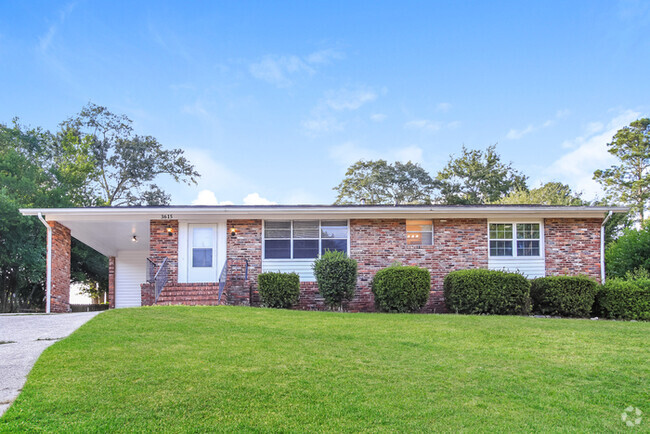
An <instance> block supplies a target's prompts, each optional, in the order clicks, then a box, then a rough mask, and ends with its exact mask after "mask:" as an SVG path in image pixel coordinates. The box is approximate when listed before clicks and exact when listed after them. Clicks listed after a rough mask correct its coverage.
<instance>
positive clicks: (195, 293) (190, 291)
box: [156, 284, 225, 306]
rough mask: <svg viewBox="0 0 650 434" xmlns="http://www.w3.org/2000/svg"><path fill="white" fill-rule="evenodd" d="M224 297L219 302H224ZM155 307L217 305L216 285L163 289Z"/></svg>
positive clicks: (217, 290) (185, 285)
mask: <svg viewBox="0 0 650 434" xmlns="http://www.w3.org/2000/svg"><path fill="white" fill-rule="evenodd" d="M224 295H225V294H224ZM224 298H225V297H224V296H222V298H221V300H222V302H223V301H224ZM156 304H157V305H167V306H168V305H179V304H180V305H187V306H197V305H207V306H215V305H218V304H219V285H218V284H183V285H182V286H181V285H179V286H169V287H165V288H163V290H162V292H161V293H160V296H159V297H158V301H157V302H156Z"/></svg>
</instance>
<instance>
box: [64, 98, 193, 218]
mask: <svg viewBox="0 0 650 434" xmlns="http://www.w3.org/2000/svg"><path fill="white" fill-rule="evenodd" d="M131 124H132V121H131V120H130V119H129V118H128V117H126V116H125V115H116V114H113V113H111V112H110V111H109V110H108V109H107V108H106V107H102V106H98V105H95V104H93V103H89V104H88V105H86V106H85V107H84V108H83V109H82V110H81V112H79V114H78V115H77V116H76V117H74V118H70V119H68V120H67V121H65V122H63V123H62V124H61V127H62V134H63V135H65V136H66V137H69V138H70V140H71V141H74V140H76V141H74V143H75V145H76V146H77V147H78V148H81V149H87V151H88V157H89V158H92V161H93V163H94V167H95V170H94V171H93V172H92V174H91V182H90V183H88V184H87V187H86V195H87V196H91V197H93V196H94V197H97V198H98V201H99V204H101V205H107V206H113V205H165V204H168V203H169V201H170V197H169V195H168V194H166V193H165V192H164V191H163V190H162V189H161V188H160V187H158V186H157V185H156V184H154V183H153V181H154V180H155V179H156V178H157V177H158V176H159V175H170V176H171V177H172V178H173V179H174V180H175V181H176V182H184V183H187V184H191V183H196V179H197V178H198V177H199V176H200V175H199V173H198V172H197V171H196V170H194V166H193V165H192V164H190V163H189V161H188V160H187V159H186V158H185V157H184V155H183V150H182V149H164V148H163V147H162V145H161V144H160V143H158V141H157V140H156V139H155V138H154V137H151V136H141V135H138V134H135V133H134V132H133V128H132V126H131Z"/></svg>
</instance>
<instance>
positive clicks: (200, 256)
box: [192, 249, 212, 267]
mask: <svg viewBox="0 0 650 434" xmlns="http://www.w3.org/2000/svg"><path fill="white" fill-rule="evenodd" d="M192 267H212V249H192Z"/></svg>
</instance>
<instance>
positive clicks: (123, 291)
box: [115, 250, 148, 307]
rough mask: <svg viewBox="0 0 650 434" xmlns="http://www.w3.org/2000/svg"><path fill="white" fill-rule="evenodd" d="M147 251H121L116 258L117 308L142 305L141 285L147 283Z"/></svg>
mask: <svg viewBox="0 0 650 434" xmlns="http://www.w3.org/2000/svg"><path fill="white" fill-rule="evenodd" d="M147 253H148V252H147V251H146V250H144V251H126V250H124V251H120V252H118V253H117V256H116V257H115V307H134V306H140V305H141V301H142V299H141V295H140V284H142V283H144V282H145V279H146V278H147V277H146V270H147V268H146V262H147Z"/></svg>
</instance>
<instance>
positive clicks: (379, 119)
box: [370, 113, 387, 122]
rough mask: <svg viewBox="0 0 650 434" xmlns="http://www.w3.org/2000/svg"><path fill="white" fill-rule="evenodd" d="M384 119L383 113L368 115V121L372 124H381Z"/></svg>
mask: <svg viewBox="0 0 650 434" xmlns="http://www.w3.org/2000/svg"><path fill="white" fill-rule="evenodd" d="M386 117H387V116H386V115H385V114H383V113H373V114H371V115H370V120H371V121H373V122H383V121H385V120H386Z"/></svg>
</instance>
